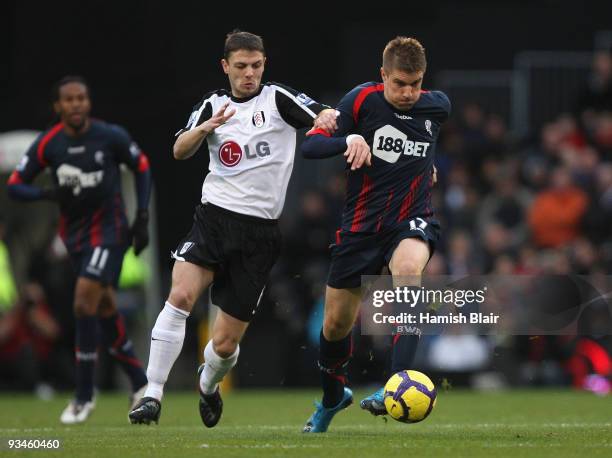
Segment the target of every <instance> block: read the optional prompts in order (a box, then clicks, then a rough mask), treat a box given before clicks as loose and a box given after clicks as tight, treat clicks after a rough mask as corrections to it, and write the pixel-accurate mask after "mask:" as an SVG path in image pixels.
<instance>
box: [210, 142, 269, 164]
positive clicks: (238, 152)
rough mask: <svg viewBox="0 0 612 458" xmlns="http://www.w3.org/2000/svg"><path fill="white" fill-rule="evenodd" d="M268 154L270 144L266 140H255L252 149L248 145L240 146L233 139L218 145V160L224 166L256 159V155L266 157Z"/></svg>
mask: <svg viewBox="0 0 612 458" xmlns="http://www.w3.org/2000/svg"><path fill="white" fill-rule="evenodd" d="M269 155H270V144H269V143H268V142H266V141H261V142H257V143H256V144H255V147H254V148H253V150H251V148H250V146H249V145H244V146H243V147H241V146H240V145H239V144H238V143H236V142H235V141H233V140H229V141H226V142H224V143H223V144H222V145H221V146H220V147H219V160H220V161H221V163H222V164H223V165H225V166H226V167H234V166H236V165H238V163H239V162H240V161H241V160H242V157H243V156H244V157H245V158H246V159H256V158H258V157H266V156H269Z"/></svg>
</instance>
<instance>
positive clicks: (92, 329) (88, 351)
mask: <svg viewBox="0 0 612 458" xmlns="http://www.w3.org/2000/svg"><path fill="white" fill-rule="evenodd" d="M96 323H97V318H96V317H95V316H85V317H82V318H77V319H76V345H75V347H76V348H75V355H76V398H77V401H80V402H87V401H91V399H92V398H93V388H94V370H95V367H96V361H97V359H98V353H97V352H96V346H97V329H96Z"/></svg>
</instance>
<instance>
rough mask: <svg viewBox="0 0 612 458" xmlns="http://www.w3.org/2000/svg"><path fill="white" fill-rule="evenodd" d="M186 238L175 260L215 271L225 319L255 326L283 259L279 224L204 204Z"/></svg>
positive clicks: (214, 296) (214, 294) (215, 297)
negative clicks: (269, 284) (269, 283)
mask: <svg viewBox="0 0 612 458" xmlns="http://www.w3.org/2000/svg"><path fill="white" fill-rule="evenodd" d="M193 219H194V222H193V226H192V227H191V230H190V231H189V233H188V234H187V236H186V237H185V238H184V239H183V240H182V241H181V243H180V244H179V245H178V247H177V249H176V251H175V252H173V253H172V257H173V258H174V259H175V260H178V261H185V262H190V263H192V264H196V265H198V266H201V267H205V268H207V269H210V270H212V271H214V273H215V276H214V282H213V284H212V286H211V292H210V293H211V300H212V303H213V304H214V305H217V306H218V307H220V308H221V310H223V311H224V312H225V313H227V314H228V315H230V316H233V317H234V318H237V319H239V320H241V321H246V322H248V321H251V319H252V318H253V315H255V312H256V310H257V307H258V305H259V302H260V300H261V296H262V295H263V290H264V288H265V286H266V283H267V281H268V276H269V274H270V270H272V267H273V266H274V263H275V262H276V260H277V259H278V256H279V254H280V249H281V235H280V230H279V227H278V220H269V219H263V218H257V217H255V216H250V215H243V214H240V213H235V212H232V211H230V210H226V209H224V208H221V207H217V206H215V205H212V204H210V203H208V204H200V205H198V206H197V207H196V209H195V213H194V217H193Z"/></svg>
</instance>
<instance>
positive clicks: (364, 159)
mask: <svg viewBox="0 0 612 458" xmlns="http://www.w3.org/2000/svg"><path fill="white" fill-rule="evenodd" d="M346 143H347V145H348V148H347V149H346V151H345V152H344V157H346V162H348V163H349V164H351V170H357V169H359V168H361V166H362V165H363V164H366V165H372V153H371V152H370V146H369V145H368V144H367V143H366V141H365V140H364V139H363V137H362V136H361V135H354V134H353V135H349V136H348V137H346Z"/></svg>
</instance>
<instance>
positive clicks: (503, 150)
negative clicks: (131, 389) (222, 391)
mask: <svg viewBox="0 0 612 458" xmlns="http://www.w3.org/2000/svg"><path fill="white" fill-rule="evenodd" d="M506 121H507V120H505V119H503V118H502V117H501V116H500V115H499V114H497V113H495V112H486V111H485V110H484V109H483V108H482V107H480V106H478V105H477V104H467V105H465V106H455V107H454V113H453V115H452V117H451V119H450V120H449V121H448V122H447V123H446V124H445V125H444V127H443V131H442V133H441V136H440V140H439V145H438V150H437V159H436V166H437V169H438V182H437V184H436V186H435V189H434V192H433V193H432V201H433V206H434V208H435V209H436V215H437V218H438V219H439V220H440V222H441V224H442V228H443V232H442V238H441V240H440V242H439V244H438V247H437V250H436V253H435V254H434V256H433V257H432V258H431V260H430V262H429V265H428V267H427V270H426V274H429V275H432V274H434V275H435V274H445V275H447V274H448V275H457V276H462V275H482V274H534V275H535V274H541V273H554V274H569V273H574V274H580V275H588V276H598V275H599V276H609V275H610V272H611V271H612V57H611V55H610V53H608V52H598V53H596V54H595V57H594V63H593V69H592V75H591V78H590V80H589V84H588V85H587V86H585V87H584V89H583V91H582V93H580V94H576V98H575V106H574V108H573V110H570V111H568V112H566V113H559V114H558V116H557V117H556V118H554V119H551V120H550V121H549V122H547V123H546V124H545V125H543V126H540V127H538V128H537V129H534V130H533V132H531V134H530V135H529V136H528V137H527V138H514V137H513V136H512V135H511V133H510V131H509V128H508V125H507V122H506ZM343 199H344V175H343V173H341V172H339V173H338V174H336V175H333V176H332V177H331V178H330V179H329V180H328V182H327V183H326V184H325V186H323V187H321V188H315V189H313V188H310V189H307V190H305V191H304V193H303V196H302V199H301V207H300V211H299V212H297V213H296V215H295V216H293V217H289V218H284V219H283V221H282V224H283V234H284V251H283V254H282V257H281V259H280V261H279V262H278V264H277V266H276V267H275V269H274V271H273V275H272V278H271V280H270V283H269V287H268V290H267V294H266V296H267V297H266V301H267V302H268V305H269V306H268V307H263V308H262V314H261V316H258V317H257V319H256V320H255V321H256V323H255V325H256V326H254V330H253V333H250V334H247V337H246V338H247V339H252V341H251V342H249V343H248V345H245V346H244V347H245V349H248V348H249V347H252V348H253V349H254V350H253V351H254V354H253V355H252V356H248V355H244V356H245V357H244V358H243V361H242V362H241V364H240V365H239V367H238V373H239V374H238V380H239V383H243V384H245V385H248V384H258V382H257V381H256V379H257V377H256V376H255V378H254V379H253V378H252V377H253V373H254V372H256V371H254V370H252V368H253V367H254V366H255V365H258V366H259V367H260V368H261V367H265V368H266V371H267V373H268V374H270V373H272V374H274V376H275V377H277V380H278V384H281V385H287V386H297V385H308V384H310V383H313V384H314V383H316V382H317V377H318V374H317V371H316V369H315V367H314V364H313V361H314V360H315V355H316V354H317V352H316V345H317V344H318V335H319V330H320V326H321V321H322V312H323V292H324V288H325V281H326V274H327V268H328V266H329V245H330V243H332V242H333V235H334V233H335V230H336V229H337V228H338V227H339V220H340V215H341V212H342V205H343ZM2 227H3V225H2V224H1V223H0V368H1V369H0V388H12V389H14V388H27V389H37V390H38V391H39V392H41V393H43V394H44V392H45V389H46V388H45V387H46V386H47V384H48V385H49V386H53V387H59V388H65V387H66V386H67V385H68V386H69V385H70V383H71V374H72V371H71V369H70V368H71V364H72V359H71V358H72V356H71V352H72V350H71V346H72V336H73V331H72V327H71V313H70V310H69V307H68V306H67V305H66V304H70V303H71V300H70V298H69V297H68V298H67V297H65V296H66V291H71V290H72V288H71V287H70V286H66V278H69V277H70V274H69V273H68V271H69V266H68V264H67V262H66V260H65V259H64V260H63V261H58V259H56V258H53V256H57V253H56V252H54V249H52V247H53V246H54V244H53V242H51V243H50V244H49V246H50V247H51V248H50V249H49V250H48V251H47V252H45V253H42V254H40V255H39V256H34V259H35V260H36V263H35V264H36V265H35V266H33V268H32V274H31V275H30V279H29V281H28V282H27V286H26V287H25V288H22V291H21V292H20V293H19V292H18V291H17V289H15V288H13V289H11V288H10V287H9V286H7V285H8V284H10V279H9V280H7V276H10V265H9V263H8V260H7V259H8V255H7V254H6V249H5V245H4V244H3V243H2V240H3V234H2ZM3 249H4V251H3ZM54 253H55V254H54ZM50 257H51V259H50ZM60 258H61V257H60ZM45 263H47V264H45ZM49 263H51V264H49ZM49 265H52V266H53V267H52V268H49V267H48V266H49ZM58 266H60V267H58ZM58 269H59V270H58ZM62 269H64V270H62ZM57 285H63V286H61V287H60V288H58V287H57ZM140 298H141V296H140ZM137 303H138V299H137V300H136V301H132V305H131V306H130V307H132V309H131V310H132V312H134V309H137V307H138V305H137ZM53 304H55V305H53ZM57 304H61V305H57ZM134 304H136V305H134ZM604 312H605V311H604ZM134 313H135V312H134ZM200 316H202V315H200ZM595 319H596V320H600V322H599V323H593V326H592V327H591V328H589V333H585V335H575V336H571V335H570V336H546V337H544V336H488V337H483V336H475V335H462V336H438V337H426V338H423V339H422V344H421V346H420V349H419V353H418V362H417V364H418V366H419V367H420V368H423V369H424V370H426V371H428V372H430V373H433V374H437V375H439V380H442V379H443V378H444V380H445V382H444V383H451V384H453V383H454V384H469V385H472V386H476V387H483V388H486V387H499V386H507V385H573V386H575V387H577V388H586V389H590V390H592V391H595V392H599V393H604V392H607V391H609V390H610V380H611V379H610V377H611V374H612V363H611V360H610V354H611V350H612V348H611V345H612V343H611V341H610V336H609V335H608V334H609V329H610V328H611V326H612V325H611V324H610V321H609V320H610V317H609V316H607V315H606V314H605V313H603V315H600V316H598V317H597V318H595ZM601 320H603V322H604V325H603V326H599V327H598V326H596V325H597V324H601ZM606 320H608V321H607V323H606ZM132 322H133V323H136V322H138V320H137V319H134V320H132ZM268 329H269V331H270V332H267V330H268ZM598 329H603V331H601V332H600V333H598V331H597V330H598ZM188 332H190V333H195V332H196V331H195V330H194V327H193V326H191V327H190V328H188ZM147 333H148V330H145V331H144V332H143V333H142V334H143V335H145V336H146V334H147ZM355 338H356V349H355V352H354V364H353V365H352V368H351V370H352V371H353V374H352V378H353V381H355V382H356V383H375V382H376V381H379V380H380V374H381V372H384V371H385V367H386V361H385V359H386V355H387V354H388V353H389V352H388V341H387V340H385V339H382V338H370V337H366V336H361V335H359V333H358V332H357V333H356V334H355ZM58 341H61V344H57V342H58ZM186 342H187V343H186V345H185V347H186V348H187V347H188V346H189V343H188V342H190V340H189V338H188V339H187V341H186ZM279 342H283V345H279ZM262 354H267V355H269V357H268V358H265V359H266V361H264V358H262V357H261V355H262ZM142 356H143V357H144V359H146V355H142ZM261 380H263V382H262V383H266V381H267V380H269V378H268V379H265V378H262V379H261ZM41 381H44V382H45V384H42V385H41ZM41 390H42V391H41ZM43 394H41V395H43Z"/></svg>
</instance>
